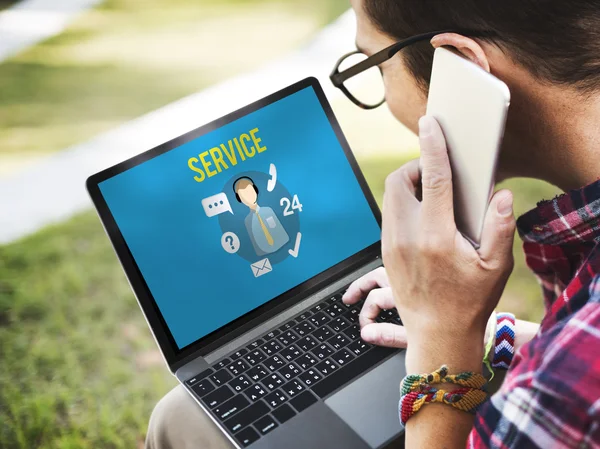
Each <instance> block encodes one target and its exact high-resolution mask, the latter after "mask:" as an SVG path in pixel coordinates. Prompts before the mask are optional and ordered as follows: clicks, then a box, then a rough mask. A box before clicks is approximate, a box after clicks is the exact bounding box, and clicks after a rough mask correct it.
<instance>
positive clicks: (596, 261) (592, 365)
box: [467, 181, 600, 449]
mask: <svg viewBox="0 0 600 449" xmlns="http://www.w3.org/2000/svg"><path fill="white" fill-rule="evenodd" d="M517 226H518V228H519V234H520V235H521V238H522V239H523V241H524V246H523V247H524V250H525V254H526V258H527V264H528V265H529V267H530V268H531V269H532V270H533V271H534V273H535V274H536V276H537V278H538V279H539V281H540V283H541V285H542V288H543V292H544V300H545V303H546V314H545V316H544V319H543V320H542V325H541V328H540V331H539V332H538V334H537V335H536V337H535V338H533V340H531V341H530V342H529V343H528V344H526V345H524V346H523V347H521V348H520V349H519V351H518V352H517V353H516V354H515V357H514V359H513V361H512V364H511V366H510V369H509V371H508V373H507V375H506V378H505V380H504V383H503V384H502V387H501V389H500V391H499V392H498V393H496V394H495V395H494V396H492V398H491V399H490V400H488V401H487V402H486V403H485V404H483V405H482V406H481V408H480V410H479V412H478V414H477V416H476V419H475V427H474V428H473V430H472V432H471V434H470V436H469V440H468V443H467V447H469V448H474V449H482V448H498V449H508V448H510V449H514V448H530V447H535V448H543V449H553V448H600V245H599V244H600V181H597V182H595V183H593V184H590V185H589V186H587V187H584V188H583V189H580V190H574V191H572V192H570V193H567V194H564V195H561V196H560V197H558V198H555V199H554V200H552V201H544V202H542V203H540V204H538V207H537V208H535V209H533V210H532V211H530V212H528V213H526V214H525V215H523V216H522V217H520V218H519V220H518V221H517Z"/></svg>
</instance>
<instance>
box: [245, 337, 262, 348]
mask: <svg viewBox="0 0 600 449" xmlns="http://www.w3.org/2000/svg"><path fill="white" fill-rule="evenodd" d="M264 344H265V341H264V340H263V339H262V338H259V339H258V340H256V341H253V342H252V343H250V344H249V345H248V346H246V348H248V351H252V350H253V349H257V348H260V347H261V346H262V345H264Z"/></svg>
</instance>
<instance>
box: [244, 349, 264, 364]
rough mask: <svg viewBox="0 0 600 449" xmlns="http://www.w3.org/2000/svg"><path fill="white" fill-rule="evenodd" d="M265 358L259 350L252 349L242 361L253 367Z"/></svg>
mask: <svg viewBox="0 0 600 449" xmlns="http://www.w3.org/2000/svg"><path fill="white" fill-rule="evenodd" d="M266 358H267V356H266V355H264V354H263V353H262V351H261V350H260V349H254V350H253V351H250V352H249V353H248V354H247V355H246V356H245V357H244V360H245V361H246V362H248V363H249V364H250V365H251V366H255V365H258V364H259V363H260V362H262V361H263V360H264V359H266Z"/></svg>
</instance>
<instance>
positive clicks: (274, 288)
mask: <svg viewBox="0 0 600 449" xmlns="http://www.w3.org/2000/svg"><path fill="white" fill-rule="evenodd" d="M254 128H259V133H257V136H258V137H260V138H261V139H262V142H261V143H260V144H261V145H264V146H266V147H267V150H266V151H264V152H262V153H258V154H257V155H256V156H254V157H253V158H248V159H246V160H245V161H243V162H242V161H238V164H237V165H236V166H230V167H229V169H228V170H224V171H222V172H221V173H219V174H217V175H215V176H213V177H210V178H208V177H207V178H206V179H205V180H204V181H203V182H200V183H199V182H196V181H195V180H194V175H196V174H197V173H195V172H193V171H191V170H190V169H189V167H188V163H187V162H188V159H189V158H190V157H196V158H197V157H198V154H199V153H202V152H204V151H206V150H209V149H210V148H213V147H215V146H219V145H220V144H221V143H225V144H226V145H227V142H228V141H229V140H230V139H232V138H233V137H239V136H240V134H242V133H248V131H249V130H251V129H254ZM270 163H273V164H275V166H276V167H277V174H278V182H281V183H282V184H283V185H284V186H285V188H286V189H287V190H288V191H289V193H290V194H291V195H294V194H296V195H298V198H299V200H300V202H301V203H302V206H303V209H302V212H299V211H298V210H296V211H294V212H295V213H296V214H299V217H298V218H299V220H300V231H301V232H302V240H301V244H300V248H299V254H298V257H297V258H294V257H291V256H290V257H287V258H285V259H284V260H283V261H281V262H280V263H277V264H273V271H272V272H270V273H267V274H265V275H263V276H260V277H254V274H253V271H252V269H251V268H250V264H249V262H248V261H247V260H245V259H244V258H242V257H240V256H239V255H237V254H229V253H227V252H225V251H224V250H223V248H222V246H221V236H222V233H223V231H222V230H221V228H220V226H219V219H218V217H217V216H215V217H211V218H209V217H207V215H206V214H205V212H204V210H203V207H202V205H201V200H202V199H203V198H205V197H208V196H210V195H214V194H217V193H219V192H221V191H223V189H224V186H225V184H226V183H227V182H228V181H230V180H231V179H232V177H234V176H236V175H237V174H243V173H244V172H247V171H259V172H263V173H266V174H268V171H269V164H270ZM196 165H197V166H200V167H201V164H196ZM213 168H214V167H213ZM99 187H100V191H101V193H102V195H103V197H104V198H105V200H106V203H107V204H108V207H109V209H110V211H111V213H112V215H113V217H114V219H115V220H116V223H117V225H118V227H119V229H120V230H121V233H122V234H123V237H124V239H125V241H126V243H127V245H128V246H129V249H130V250H131V253H132V255H133V257H134V259H135V261H136V262H137V264H138V266H139V269H140V271H141V273H142V275H143V277H144V279H145V280H146V283H147V284H148V287H149V289H150V291H151V293H152V295H153V296H154V299H155V301H156V303H157V305H158V308H159V309H160V311H161V313H162V315H163V317H164V319H165V321H166V323H167V325H168V327H169V329H170V331H171V333H172V335H173V337H174V339H175V342H176V344H177V345H178V346H179V348H183V347H185V346H187V345H189V344H191V343H193V342H195V341H196V340H198V339H199V338H201V337H203V336H205V335H207V334H209V333H211V332H213V331H215V330H217V329H219V328H220V327H222V326H224V325H226V324H227V323H229V322H231V321H232V320H234V319H236V318H238V317H240V316H242V315H244V314H245V313H247V312H249V311H251V310H253V309H255V308H256V307H259V306H260V305H262V304H264V303H265V302H267V301H269V300H271V299H273V298H275V297H276V296H278V295H280V294H282V293H284V292H286V291H288V290H290V289H291V288H293V287H295V286H297V285H299V284H300V283H302V282H304V281H306V280H308V279H310V278H311V277H313V276H315V275H317V274H319V273H320V272H322V271H324V270H326V269H328V268H330V267H331V266H333V265H335V264H337V263H339V262H341V261H343V260H344V259H346V258H348V257H350V256H352V255H353V254H355V253H357V252H359V251H360V250H362V249H364V248H366V247H368V246H370V245H372V244H373V243H375V242H377V241H378V240H379V238H380V228H379V225H378V224H377V221H376V219H375V217H374V216H373V213H372V212H371V209H370V207H369V205H368V203H367V200H366V199H365V197H364V195H363V193H362V191H361V189H360V186H359V184H358V182H357V180H356V177H355V176H354V173H353V172H352V169H351V167H350V164H349V162H348V160H347V159H346V156H345V154H344V152H343V150H342V147H341V146H340V144H339V142H338V140H337V137H336V135H335V133H334V131H333V129H332V128H331V125H330V123H329V120H328V118H327V116H326V114H325V112H324V111H323V109H322V107H321V105H320V103H319V100H318V98H317V96H316V94H315V92H314V90H313V89H312V87H309V88H306V89H303V90H301V91H299V92H297V93H295V94H292V95H290V96H288V97H286V98H284V99H281V100H279V101H277V102H275V103H273V104H271V105H269V106H266V107H264V108H262V109H260V110H258V111H255V112H253V113H251V114H249V115H247V116H245V117H242V118H240V119H238V120H236V121H234V122H232V123H229V124H227V125H225V126H223V127H221V128H219V129H217V130H215V131H212V132H210V133H208V134H206V135H203V136H201V137H198V138H196V139H194V140H192V141H190V142H187V143H185V144H183V145H181V146H180V147H177V148H175V149H173V150H171V151H168V152H166V153H164V154H162V155H160V156H157V157H155V158H153V159H151V160H149V161H147V162H144V163H142V164H141V165H138V166H136V167H133V168H131V169H129V170H127V171H125V172H123V173H120V174H118V175H116V176H114V177H113V178H110V179H108V180H105V181H103V182H102V183H100V185H99ZM259 187H262V188H263V189H264V187H263V186H261V185H259ZM225 193H226V194H227V196H228V199H229V201H230V203H231V205H232V207H234V211H238V210H239V208H240V207H242V208H245V213H243V214H236V215H235V216H237V215H239V218H240V220H243V219H244V218H245V217H246V215H247V214H248V212H249V210H248V209H247V207H245V206H243V205H240V204H239V203H237V201H236V199H235V197H234V194H233V191H231V190H228V189H226V190H225ZM268 194H269V193H268V192H266V190H261V193H260V195H261V196H259V204H260V203H261V201H260V199H261V198H263V197H264V196H265V195H268ZM272 204H273V201H271V202H270V204H269V205H270V206H271V207H272ZM274 204H276V205H277V209H275V213H276V214H277V215H278V216H279V217H280V219H281V220H282V219H283V218H282V213H283V206H278V202H277V201H275V202H274ZM226 213H228V212H226ZM284 225H285V222H284ZM290 240H292V241H291V242H290V245H291V246H286V247H285V248H282V250H284V249H285V250H286V251H287V248H293V243H294V242H293V240H295V235H290ZM264 257H268V256H263V257H257V258H256V259H257V260H260V259H263V258H264Z"/></svg>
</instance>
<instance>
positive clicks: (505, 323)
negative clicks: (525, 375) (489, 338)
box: [492, 313, 515, 369]
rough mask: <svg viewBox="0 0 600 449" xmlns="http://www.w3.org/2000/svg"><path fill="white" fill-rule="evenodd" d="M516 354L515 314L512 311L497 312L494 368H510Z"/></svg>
mask: <svg viewBox="0 0 600 449" xmlns="http://www.w3.org/2000/svg"><path fill="white" fill-rule="evenodd" d="M514 355H515V316H514V315H513V314H512V313H499V314H497V325H496V343H495V347H494V360H493V361H492V368H503V369H508V367H509V366H510V362H512V359H513V356H514Z"/></svg>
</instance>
